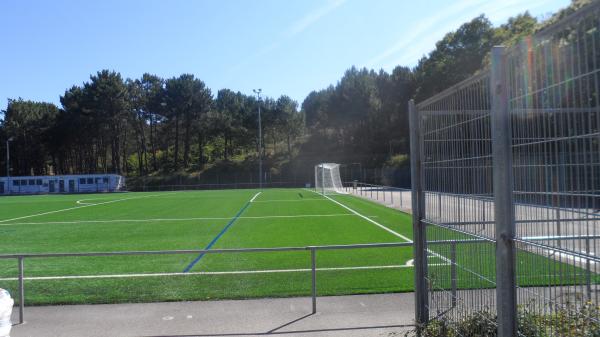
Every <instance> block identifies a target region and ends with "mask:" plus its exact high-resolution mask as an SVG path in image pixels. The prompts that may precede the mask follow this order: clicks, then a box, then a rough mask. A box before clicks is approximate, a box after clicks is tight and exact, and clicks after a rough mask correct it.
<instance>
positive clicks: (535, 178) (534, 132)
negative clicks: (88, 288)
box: [409, 1, 600, 336]
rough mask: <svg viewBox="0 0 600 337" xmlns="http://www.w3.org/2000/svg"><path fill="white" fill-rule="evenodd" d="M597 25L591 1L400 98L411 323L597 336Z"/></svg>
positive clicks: (598, 13)
mask: <svg viewBox="0 0 600 337" xmlns="http://www.w3.org/2000/svg"><path fill="white" fill-rule="evenodd" d="M599 29H600V3H599V2H598V1H596V2H593V3H592V4H590V5H588V6H587V7H586V8H583V9H581V10H579V11H577V12H576V13H575V14H572V15H570V16H568V17H566V18H564V19H562V20H561V21H559V22H557V23H556V24H554V25H552V26H550V27H547V28H546V29H544V30H542V31H540V32H539V33H537V34H536V35H534V36H531V37H527V38H524V39H523V40H522V41H521V42H519V43H518V44H516V45H515V46H513V47H510V48H504V47H495V48H494V49H493V50H492V53H491V65H490V67H489V68H487V69H484V70H482V71H481V72H479V73H478V74H476V75H475V76H473V77H471V78H469V79H467V80H465V81H463V82H461V83H459V84H457V85H455V86H453V87H451V88H449V89H447V90H445V91H444V92H442V93H440V94H438V95H436V96H433V97H431V98H429V99H427V100H425V101H423V102H420V103H419V104H417V105H415V104H414V103H412V102H411V103H410V104H409V108H410V112H411V154H412V156H411V166H412V174H413V194H412V202H413V204H412V209H413V218H414V222H413V225H414V233H415V247H416V248H417V250H415V255H416V260H415V267H416V270H415V276H416V279H415V282H416V284H415V287H416V292H417V293H416V299H417V301H416V313H417V321H418V323H426V322H428V321H430V320H437V321H438V322H444V323H445V324H448V325H449V326H455V327H456V326H460V325H461V322H462V323H464V322H478V324H479V325H477V327H476V328H475V330H476V329H480V331H479V333H480V334H484V332H485V331H483V330H485V329H487V328H489V327H494V328H495V329H497V332H498V335H499V336H516V335H521V336H596V335H598V334H600V311H599V307H598V304H599V302H598V291H599V290H600V289H599V288H598V284H599V282H600V275H599V272H600V268H599V266H598V265H599V264H600V254H599V252H600V101H599V97H598V95H599V94H600V32H599ZM429 241H436V242H443V241H447V242H448V244H446V245H439V244H438V245H435V246H428V245H427V242H429ZM449 261H450V262H449ZM448 264H455V265H454V266H453V268H450V267H449V266H448ZM456 288H457V289H458V291H452V289H456ZM463 325H464V324H463ZM457 333H458V335H464V336H466V335H467V334H466V333H465V332H464V331H463V332H461V330H460V329H458V330H457Z"/></svg>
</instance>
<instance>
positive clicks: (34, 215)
mask: <svg viewBox="0 0 600 337" xmlns="http://www.w3.org/2000/svg"><path fill="white" fill-rule="evenodd" d="M161 195H164V194H151V195H144V196H141V197H132V198H123V199H116V200H109V201H104V202H99V203H97V204H84V205H81V206H75V207H69V208H63V209H58V210H54V211H49V212H42V213H37V214H31V215H25V216H20V217H17V218H12V219H4V220H0V223H4V222H9V221H15V220H21V219H28V218H33V217H36V216H42V215H48V214H54V213H60V212H66V211H71V210H74V209H80V208H86V207H92V206H99V205H106V204H112V203H115V202H119V201H125V200H132V199H142V198H150V197H157V196H161ZM82 200H83V199H82Z"/></svg>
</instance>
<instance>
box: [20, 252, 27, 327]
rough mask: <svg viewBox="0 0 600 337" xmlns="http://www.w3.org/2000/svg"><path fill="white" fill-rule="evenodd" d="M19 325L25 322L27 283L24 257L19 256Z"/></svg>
mask: <svg viewBox="0 0 600 337" xmlns="http://www.w3.org/2000/svg"><path fill="white" fill-rule="evenodd" d="M18 262H19V324H23V322H25V283H24V282H23V279H24V267H25V266H24V263H23V257H22V256H19V261H18Z"/></svg>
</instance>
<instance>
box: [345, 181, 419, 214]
mask: <svg viewBox="0 0 600 337" xmlns="http://www.w3.org/2000/svg"><path fill="white" fill-rule="evenodd" d="M343 186H344V190H345V192H346V193H348V194H352V195H355V196H358V197H362V198H366V199H369V200H372V201H375V202H378V203H380V204H383V205H385V206H388V207H391V208H395V209H398V210H401V211H405V212H410V211H411V199H410V194H411V190H410V189H407V188H400V187H392V186H384V185H375V184H367V183H364V182H359V181H351V182H344V183H343Z"/></svg>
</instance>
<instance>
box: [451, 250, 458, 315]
mask: <svg viewBox="0 0 600 337" xmlns="http://www.w3.org/2000/svg"><path fill="white" fill-rule="evenodd" d="M450 283H451V288H452V308H455V307H456V298H457V294H456V290H457V289H458V286H457V276H456V242H455V241H452V243H450Z"/></svg>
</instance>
